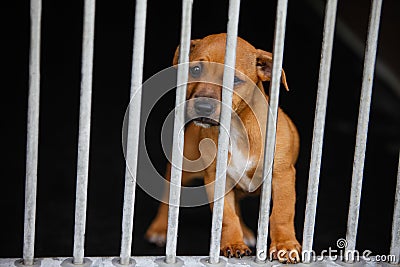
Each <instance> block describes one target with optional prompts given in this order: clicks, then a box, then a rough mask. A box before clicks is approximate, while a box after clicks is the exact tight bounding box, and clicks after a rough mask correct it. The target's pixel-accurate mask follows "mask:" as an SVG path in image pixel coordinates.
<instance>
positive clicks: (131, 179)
mask: <svg viewBox="0 0 400 267" xmlns="http://www.w3.org/2000/svg"><path fill="white" fill-rule="evenodd" d="M146 8H147V0H137V1H136V7H135V25H134V39H133V56H132V74H131V89H130V90H131V93H130V97H131V102H130V104H129V107H128V132H127V140H126V168H125V191H124V204H123V214H122V236H121V252H120V258H121V259H120V263H121V264H123V265H128V264H129V262H130V257H131V250H132V233H133V217H134V209H135V191H136V178H137V165H138V156H139V154H138V153H139V134H140V111H141V103H142V82H143V61H144V44H145V33H146Z"/></svg>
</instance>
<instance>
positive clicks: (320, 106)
mask: <svg viewBox="0 0 400 267" xmlns="http://www.w3.org/2000/svg"><path fill="white" fill-rule="evenodd" d="M336 8H337V0H328V1H327V2H326V8H325V22H324V34H323V40H322V52H321V64H320V69H319V79H318V93H317V104H316V109H315V119H314V134H313V139H312V148H311V161H310V174H309V178H308V190H307V203H306V212H305V220H304V230H303V246H302V249H303V251H306V252H307V251H311V250H312V245H313V238H314V227H315V215H316V211H317V198H318V186H319V176H320V169H321V158H322V146H323V142H324V128H325V115H326V106H327V100H328V88H329V75H330V70H331V58H332V47H333V36H334V32H335V21H336ZM303 254H304V253H303ZM304 255H306V258H304V259H303V262H304V263H309V262H310V260H311V259H310V254H309V253H305V254H304Z"/></svg>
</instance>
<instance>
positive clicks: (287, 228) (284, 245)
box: [270, 165, 301, 263]
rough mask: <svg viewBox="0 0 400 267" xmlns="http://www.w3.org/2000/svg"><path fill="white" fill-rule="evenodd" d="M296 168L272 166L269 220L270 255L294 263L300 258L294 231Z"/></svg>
mask: <svg viewBox="0 0 400 267" xmlns="http://www.w3.org/2000/svg"><path fill="white" fill-rule="evenodd" d="M295 176H296V170H295V168H294V166H293V165H290V166H287V167H283V166H278V167H275V168H274V172H273V179H272V200H273V208H272V214H271V218H270V222H271V231H270V233H271V246H270V255H271V254H272V255H273V256H274V258H277V259H278V260H279V261H281V262H284V261H287V262H289V263H296V262H299V260H300V258H299V257H300V253H301V246H300V244H299V242H298V241H297V239H296V235H295V231H294V210H295V202H296V192H295V179H296V178H295Z"/></svg>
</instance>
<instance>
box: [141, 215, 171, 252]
mask: <svg viewBox="0 0 400 267" xmlns="http://www.w3.org/2000/svg"><path fill="white" fill-rule="evenodd" d="M145 238H146V239H147V241H149V242H150V243H153V244H155V245H157V246H158V247H163V246H165V242H166V240H167V226H166V224H165V225H164V224H163V223H159V222H157V221H153V223H152V224H151V225H150V227H149V229H147V231H146V235H145Z"/></svg>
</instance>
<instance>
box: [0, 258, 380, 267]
mask: <svg viewBox="0 0 400 267" xmlns="http://www.w3.org/2000/svg"><path fill="white" fill-rule="evenodd" d="M204 257H205V256H180V257H179V259H180V260H182V265H179V266H181V267H204V266H207V265H206V264H204ZM87 258H88V259H89V260H90V261H91V262H92V266H101V267H116V266H118V265H117V264H118V259H116V258H114V257H87ZM132 258H133V260H134V261H135V262H136V266H138V267H139V266H140V267H160V266H164V267H166V266H167V265H166V264H163V265H161V264H160V261H159V259H160V257H159V256H134V257H132ZM333 258H334V257H331V258H329V257H325V258H324V259H321V260H318V261H316V262H312V263H310V264H309V266H315V267H321V266H326V267H338V266H342V265H343V262H342V261H341V260H340V259H338V260H333ZM37 260H38V261H40V264H41V265H40V266H41V267H56V266H60V265H61V263H62V262H63V261H64V260H66V258H63V257H57V258H40V259H37ZM227 261H228V263H227V264H226V266H228V267H254V266H257V265H255V264H254V257H243V258H242V259H235V258H231V259H227ZM16 262H17V264H16ZM16 265H17V266H19V267H23V266H20V265H18V259H0V266H2V267H15V266H16ZM382 265H384V266H386V264H382V262H380V261H379V260H378V259H377V258H376V257H374V256H372V257H371V258H369V259H367V260H365V259H361V260H360V262H357V267H359V266H360V267H361V266H365V267H373V266H377V267H378V266H382ZM170 266H178V265H170ZM217 266H223V265H217ZM259 266H260V267H263V266H276V267H278V266H286V267H287V266H288V265H287V264H285V263H279V262H278V261H277V260H275V261H272V262H270V263H268V264H264V265H261V264H260V265H259ZM294 266H296V265H294Z"/></svg>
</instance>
